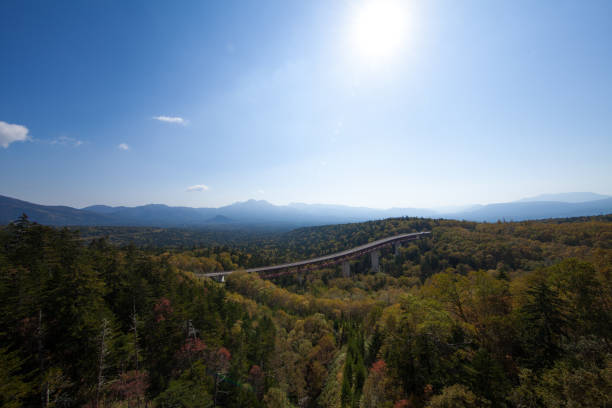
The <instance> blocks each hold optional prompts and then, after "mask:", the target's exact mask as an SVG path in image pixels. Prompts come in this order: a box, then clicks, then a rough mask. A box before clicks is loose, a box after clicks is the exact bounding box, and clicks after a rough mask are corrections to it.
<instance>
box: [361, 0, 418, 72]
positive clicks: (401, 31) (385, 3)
mask: <svg viewBox="0 0 612 408" xmlns="http://www.w3.org/2000/svg"><path fill="white" fill-rule="evenodd" d="M405 34H406V11H405V9H404V7H402V3H400V1H399V0H366V1H365V2H364V3H363V4H361V5H360V6H359V7H357V8H356V9H355V11H354V15H353V18H352V21H351V26H350V41H351V44H352V49H353V50H354V52H355V53H356V54H357V55H358V56H359V57H361V58H363V59H365V60H368V61H370V62H377V61H378V60H381V59H384V58H388V57H391V56H393V55H394V54H395V53H396V52H397V51H398V49H399V48H400V47H401V45H402V43H403V42H404V39H405V38H404V37H405Z"/></svg>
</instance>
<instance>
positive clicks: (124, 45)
mask: <svg viewBox="0 0 612 408" xmlns="http://www.w3.org/2000/svg"><path fill="white" fill-rule="evenodd" d="M610 21H612V2H610V1H608V0H603V1H597V0H593V1H589V2H582V1H578V0H576V1H564V0H554V1H553V0H550V1H544V0H543V1H532V0H518V1H488V0H481V1H471V0H465V1H460V2H458V1H454V0H428V1H409V0H406V1H401V0H397V1H395V0H382V1H375V0H363V1H348V0H334V1H330V0H324V1H323V0H321V1H318V0H309V1H301V0H299V1H298V0H296V1H290V0H282V1H281V0H278V1H266V0H257V1H248V0H241V1H229V0H228V1H225V0H224V1H179V2H170V1H161V0H160V1H155V0H146V1H144V0H142V1H111V0H91V1H86V2H84V1H62V0H58V1H53V2H50V1H42V0H37V1H31V0H4V1H2V2H0V195H7V196H11V197H15V198H19V199H23V200H26V201H32V202H36V203H41V204H63V205H70V206H75V207H84V206H87V205H92V204H107V205H129V206H133V205H142V204H148V203H163V204H168V205H184V206H193V207H217V206H221V205H226V204H230V203H232V202H235V201H244V200H247V199H251V198H254V199H264V200H267V201H270V202H272V203H274V204H287V203H290V202H304V203H328V204H345V205H355V206H369V207H378V208H389V207H436V206H447V205H466V204H472V203H480V204H486V203H493V202H507V201H513V200H518V199H520V198H523V197H528V196H534V195H537V194H541V193H558V192H570V191H593V192H596V193H601V194H612V40H611V39H612V24H611V23H610Z"/></svg>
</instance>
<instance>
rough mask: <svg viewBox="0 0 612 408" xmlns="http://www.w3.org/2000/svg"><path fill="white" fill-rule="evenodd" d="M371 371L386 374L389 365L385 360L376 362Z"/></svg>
mask: <svg viewBox="0 0 612 408" xmlns="http://www.w3.org/2000/svg"><path fill="white" fill-rule="evenodd" d="M370 370H372V371H374V372H376V373H384V372H385V371H387V363H385V360H378V361H375V362H374V363H373V364H372V368H371V369H370Z"/></svg>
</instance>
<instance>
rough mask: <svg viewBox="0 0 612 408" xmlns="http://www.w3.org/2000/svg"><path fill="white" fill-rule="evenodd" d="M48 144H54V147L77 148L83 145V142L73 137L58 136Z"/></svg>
mask: <svg viewBox="0 0 612 408" xmlns="http://www.w3.org/2000/svg"><path fill="white" fill-rule="evenodd" d="M50 143H51V144H56V145H70V146H73V147H79V146H80V145H82V144H83V141H82V140H78V139H75V138H73V137H68V136H60V137H58V138H55V139H53V140H51V142H50Z"/></svg>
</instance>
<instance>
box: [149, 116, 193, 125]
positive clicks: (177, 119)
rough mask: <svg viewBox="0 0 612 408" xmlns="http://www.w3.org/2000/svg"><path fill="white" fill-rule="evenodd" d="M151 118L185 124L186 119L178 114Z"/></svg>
mask: <svg viewBox="0 0 612 408" xmlns="http://www.w3.org/2000/svg"><path fill="white" fill-rule="evenodd" d="M153 119H155V120H159V121H160V122H166V123H178V124H179V125H186V124H187V121H186V120H185V119H183V118H181V117H180V116H164V115H162V116H153Z"/></svg>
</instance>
